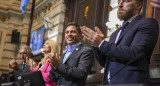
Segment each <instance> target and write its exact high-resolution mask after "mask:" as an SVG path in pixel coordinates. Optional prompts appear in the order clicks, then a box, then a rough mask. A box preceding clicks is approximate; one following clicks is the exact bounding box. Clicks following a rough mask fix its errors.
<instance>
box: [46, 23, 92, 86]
mask: <svg viewBox="0 0 160 86" xmlns="http://www.w3.org/2000/svg"><path fill="white" fill-rule="evenodd" d="M81 37H82V35H81V30H80V27H79V25H77V24H76V23H74V22H71V23H69V24H68V25H67V26H66V29H65V40H66V44H67V45H66V47H65V53H64V54H63V55H62V56H61V57H60V63H59V59H58V58H51V66H52V69H51V71H50V76H49V78H51V79H52V80H56V79H57V80H58V81H57V86H85V84H86V78H87V75H88V73H89V72H90V71H91V67H92V65H93V58H94V54H93V50H92V49H91V48H88V47H84V46H83V45H82V44H81V42H80V41H81Z"/></svg>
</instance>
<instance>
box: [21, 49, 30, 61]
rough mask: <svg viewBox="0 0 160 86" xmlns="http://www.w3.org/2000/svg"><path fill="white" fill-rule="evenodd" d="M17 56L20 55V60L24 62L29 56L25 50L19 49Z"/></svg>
mask: <svg viewBox="0 0 160 86" xmlns="http://www.w3.org/2000/svg"><path fill="white" fill-rule="evenodd" d="M19 55H20V59H22V60H23V61H26V57H28V58H29V54H28V53H27V50H26V49H20V50H19Z"/></svg>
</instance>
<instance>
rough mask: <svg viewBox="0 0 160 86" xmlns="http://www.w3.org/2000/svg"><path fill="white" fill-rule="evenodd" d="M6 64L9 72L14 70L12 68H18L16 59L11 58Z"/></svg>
mask: <svg viewBox="0 0 160 86" xmlns="http://www.w3.org/2000/svg"><path fill="white" fill-rule="evenodd" d="M8 66H9V72H14V70H16V69H18V61H17V60H14V59H13V60H11V61H10V62H9V64H8Z"/></svg>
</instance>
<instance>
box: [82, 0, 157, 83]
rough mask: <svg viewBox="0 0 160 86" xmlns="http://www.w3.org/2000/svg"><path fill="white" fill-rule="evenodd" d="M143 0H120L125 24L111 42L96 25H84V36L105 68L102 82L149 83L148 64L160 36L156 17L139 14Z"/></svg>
mask: <svg viewBox="0 0 160 86" xmlns="http://www.w3.org/2000/svg"><path fill="white" fill-rule="evenodd" d="M142 2H143V0H118V18H119V19H120V20H123V21H124V22H123V25H122V27H121V28H120V29H118V30H116V31H115V32H114V33H113V34H112V35H111V37H110V40H109V41H106V40H104V39H105V38H104V35H103V34H102V32H101V31H100V30H99V28H98V27H95V31H92V30H91V29H89V28H88V27H86V26H83V27H81V31H82V33H83V34H82V35H83V36H84V37H85V38H86V39H87V40H88V41H89V42H90V43H91V44H92V45H93V49H94V52H95V53H96V54H95V55H96V59H97V61H98V62H99V64H100V65H101V66H103V67H104V68H105V71H104V76H103V84H145V85H150V77H149V63H150V57H151V55H152V52H153V49H154V46H155V44H156V42H157V39H158V34H159V25H158V23H157V21H156V20H155V19H152V18H143V17H142V16H141V15H139V13H140V10H141V8H142Z"/></svg>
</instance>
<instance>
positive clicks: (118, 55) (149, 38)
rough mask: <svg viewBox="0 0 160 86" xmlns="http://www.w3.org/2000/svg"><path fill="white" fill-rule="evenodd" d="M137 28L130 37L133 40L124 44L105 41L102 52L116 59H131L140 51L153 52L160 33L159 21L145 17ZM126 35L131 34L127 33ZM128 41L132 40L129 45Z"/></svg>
mask: <svg viewBox="0 0 160 86" xmlns="http://www.w3.org/2000/svg"><path fill="white" fill-rule="evenodd" d="M136 28H137V29H136V30H135V32H133V34H134V36H133V37H132V38H130V39H128V40H131V41H128V40H126V41H125V42H124V41H123V42H124V45H123V44H118V45H116V44H114V43H110V42H107V41H105V42H104V43H103V44H102V46H101V47H100V51H101V53H102V54H107V55H108V56H110V57H112V58H114V59H121V60H125V61H129V60H131V59H132V58H133V57H136V56H137V55H138V54H139V53H140V52H152V51H153V48H154V46H155V43H156V41H157V39H158V34H159V26H158V23H157V21H156V20H154V19H144V20H143V21H141V22H139V24H138V25H137V27H136ZM126 35H127V36H128V37H129V36H130V34H127V33H126ZM127 42H130V43H128V44H129V45H126V44H125V43H127Z"/></svg>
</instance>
